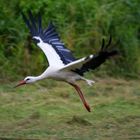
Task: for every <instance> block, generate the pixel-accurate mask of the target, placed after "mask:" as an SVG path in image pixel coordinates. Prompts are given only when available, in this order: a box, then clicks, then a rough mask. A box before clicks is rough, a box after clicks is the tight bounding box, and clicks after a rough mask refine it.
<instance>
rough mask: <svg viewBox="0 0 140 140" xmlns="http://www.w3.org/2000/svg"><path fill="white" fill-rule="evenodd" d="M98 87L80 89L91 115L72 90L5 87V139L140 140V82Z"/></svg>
mask: <svg viewBox="0 0 140 140" xmlns="http://www.w3.org/2000/svg"><path fill="white" fill-rule="evenodd" d="M96 81H97V82H96V84H95V85H94V86H92V87H89V86H87V85H85V83H79V84H80V85H81V87H82V90H83V91H84V93H85V97H86V99H87V101H88V102H89V104H90V106H91V112H90V113H89V112H87V110H86V109H85V108H84V106H83V105H82V103H81V101H80V99H79V97H78V95H77V93H76V92H75V90H74V89H73V88H72V87H71V86H68V85H67V84H62V83H60V82H55V81H53V82H51V81H47V80H46V82H45V81H43V82H39V84H36V86H34V85H28V88H27V87H22V88H17V89H13V90H11V86H13V85H7V84H6V85H3V86H1V87H0V97H1V98H0V137H1V138H3V137H4V138H15V139H16V138H17V139H23V140H24V139H40V140H46V139H51V140H93V139H94V140H99V139H100V140H106V139H107V140H111V139H114V140H115V139H116V140H118V139H126V140H128V139H132V140H136V139H139V132H140V128H139V122H140V117H139V116H140V110H139V107H140V102H139V96H140V93H139V91H140V86H139V82H140V81H134V80H131V81H129V80H127V81H126V80H122V79H117V80H114V79H112V78H109V79H108V78H106V79H105V80H101V79H96ZM44 83H45V85H47V88H45V87H44ZM50 84H52V85H50ZM101 85H102V86H101ZM54 86H55V88H53V87H54Z"/></svg>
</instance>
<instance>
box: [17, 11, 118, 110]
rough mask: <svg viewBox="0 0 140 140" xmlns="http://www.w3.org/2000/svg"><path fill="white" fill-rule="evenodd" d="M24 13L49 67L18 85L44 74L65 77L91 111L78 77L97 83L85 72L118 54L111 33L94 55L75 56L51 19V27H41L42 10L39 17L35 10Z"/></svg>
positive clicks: (61, 79)
mask: <svg viewBox="0 0 140 140" xmlns="http://www.w3.org/2000/svg"><path fill="white" fill-rule="evenodd" d="M22 17H23V20H24V22H25V23H26V25H27V27H28V28H29V30H30V33H31V36H32V39H33V41H34V42H35V44H36V45H37V46H38V47H39V48H40V49H41V50H42V51H43V52H44V54H45V56H46V58H47V60H48V64H49V66H48V68H47V69H46V70H45V71H44V72H43V73H42V74H41V75H39V76H27V77H26V78H25V79H24V80H22V81H20V82H19V83H18V84H17V85H16V87H18V86H21V85H24V84H30V83H34V82H36V81H38V80H42V79H44V78H50V79H55V80H59V81H64V82H66V83H68V84H70V85H71V86H73V87H74V88H75V89H76V91H77V93H78V94H79V96H80V98H81V101H82V102H83V105H84V106H85V108H86V109H87V111H89V112H90V111H91V109H90V106H89V104H88V103H87V101H86V100H85V98H84V95H83V93H82V91H81V89H80V87H79V86H78V85H77V83H76V81H77V80H84V81H85V82H86V83H87V84H88V85H92V84H93V83H94V81H93V80H89V79H86V78H85V77H84V73H85V72H88V71H89V70H94V69H96V68H97V67H99V66H100V65H101V64H102V63H104V62H105V61H106V60H107V59H109V58H110V57H111V56H114V55H116V54H117V50H110V48H109V46H110V44H111V37H110V39H109V41H108V43H107V44H106V45H105V40H104V39H103V41H102V45H101V49H100V50H99V52H98V53H97V54H95V55H93V54H91V55H89V56H87V57H83V58H81V59H76V58H75V57H74V56H73V54H72V52H71V51H70V50H69V49H68V48H66V47H65V45H64V43H63V42H62V41H61V39H60V37H59V35H58V33H57V31H56V28H55V26H54V24H53V23H52V22H49V24H48V27H47V28H45V29H43V28H42V18H41V15H40V13H39V14H38V16H37V18H36V17H35V16H33V14H32V12H31V11H29V12H28V16H26V15H25V14H24V13H22Z"/></svg>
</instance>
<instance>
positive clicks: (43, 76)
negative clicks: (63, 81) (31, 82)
mask: <svg viewBox="0 0 140 140" xmlns="http://www.w3.org/2000/svg"><path fill="white" fill-rule="evenodd" d="M47 77H48V70H46V71H44V72H43V73H42V74H41V75H39V76H34V79H35V81H39V80H42V79H45V78H47Z"/></svg>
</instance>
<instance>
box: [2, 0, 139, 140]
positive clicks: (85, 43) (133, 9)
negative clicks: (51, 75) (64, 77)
mask: <svg viewBox="0 0 140 140" xmlns="http://www.w3.org/2000/svg"><path fill="white" fill-rule="evenodd" d="M28 10H31V11H32V12H33V14H34V15H36V14H37V13H38V12H41V14H42V19H43V27H44V28H46V27H47V25H48V23H49V21H53V23H54V24H55V26H56V28H57V31H58V32H59V34H60V37H61V39H62V41H63V42H64V43H65V45H66V47H68V48H69V49H70V50H72V52H73V53H74V55H75V56H76V57H77V58H80V57H84V56H88V55H89V54H96V53H97V52H98V51H99V50H100V47H101V44H102V39H103V38H104V39H105V41H106V43H107V42H108V39H109V37H110V35H111V36H112V38H113V40H112V46H113V45H114V44H116V42H117V45H116V46H115V48H116V49H117V50H118V51H119V55H118V56H115V57H114V58H113V59H110V60H109V61H107V62H106V63H104V64H103V65H101V66H100V67H99V68H98V69H96V70H94V71H93V72H90V73H88V74H86V77H87V78H89V79H93V80H95V81H96V83H95V84H94V85H93V86H92V87H89V86H87V84H85V83H84V82H82V81H81V82H79V83H78V84H79V86H80V87H81V89H82V91H83V92H84V95H85V98H86V100H87V102H88V103H89V105H90V107H91V112H90V113H89V112H87V111H86V110H85V108H84V107H83V105H82V103H81V101H80V99H79V97H78V95H77V94H76V92H75V90H74V89H73V88H72V87H71V86H69V85H67V84H65V83H62V82H57V81H54V80H50V79H46V80H42V81H39V82H37V83H35V84H31V85H27V86H23V87H20V88H13V86H14V85H15V84H16V83H17V82H18V81H19V80H21V79H23V78H24V77H26V76H27V75H33V76H36V75H39V74H41V73H42V72H43V71H44V70H45V69H46V68H47V66H48V64H47V61H46V57H45V56H44V54H43V52H42V51H41V50H40V49H39V48H38V47H37V46H35V45H34V43H33V41H32V39H31V37H30V33H29V30H28V29H27V27H26V25H25V23H24V21H23V19H22V16H21V11H22V12H24V13H25V14H27V12H28ZM139 78H140V0H32V1H31V0H0V139H7V140H8V138H13V140H14V139H20V140H21V139H22V140H24V139H28V140H29V139H33V138H34V140H35V139H41V140H46V139H50V140H112V139H113V140H120V139H121V140H124V139H125V140H127V139H128V140H130V139H131V140H136V139H140V129H139V128H140V125H139V123H140V99H139V97H140V79H139Z"/></svg>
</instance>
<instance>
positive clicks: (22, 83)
mask: <svg viewBox="0 0 140 140" xmlns="http://www.w3.org/2000/svg"><path fill="white" fill-rule="evenodd" d="M24 84H26V82H25V81H24V80H21V81H20V82H19V83H18V84H17V85H16V86H15V88H16V87H18V86H21V85H24Z"/></svg>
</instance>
